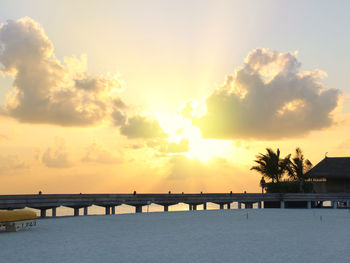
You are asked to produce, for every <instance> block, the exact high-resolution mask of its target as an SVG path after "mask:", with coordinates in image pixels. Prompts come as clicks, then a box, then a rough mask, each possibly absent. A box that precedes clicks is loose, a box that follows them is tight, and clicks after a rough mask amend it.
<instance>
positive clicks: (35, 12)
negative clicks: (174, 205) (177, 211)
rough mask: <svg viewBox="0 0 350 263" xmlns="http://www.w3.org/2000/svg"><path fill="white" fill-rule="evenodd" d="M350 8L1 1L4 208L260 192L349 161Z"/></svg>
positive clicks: (131, 0)
mask: <svg viewBox="0 0 350 263" xmlns="http://www.w3.org/2000/svg"><path fill="white" fill-rule="evenodd" d="M349 13H350V2H349V1H277V0H274V1H268V0H264V1H261V0H256V1H204V0H198V1H194V0H192V1H189V0H186V1H185V0H179V1H164V0H162V1H155V0H150V1H141V0H139V1H135V0H127V1H117V0H116V1H97V0H96V1H92V0H91V1H88V0H84V1H80V0H79V1H78V0H75V1H68V0H67V1H66V0H63V1H47V0H43V1H14V0H11V1H10V0H9V1H6V0H5V1H1V3H0V180H1V181H0V182H1V183H0V194H22V193H27V194H30V193H37V192H38V191H39V190H41V191H42V192H43V193H80V192H82V193H131V192H132V191H134V190H136V191H138V192H157V193H164V192H168V191H169V190H170V191H172V192H187V193H189V192H200V191H203V192H229V191H233V192H243V191H247V192H258V191H259V180H260V175H259V174H258V173H256V172H254V171H250V167H251V166H252V165H254V159H255V156H256V155H257V154H258V153H264V152H265V148H267V147H271V148H273V149H275V150H276V149H277V147H278V148H280V150H281V154H282V156H285V155H287V154H289V153H293V152H294V150H295V148H296V147H301V148H302V150H303V151H304V154H305V156H306V157H307V158H308V159H310V160H311V162H312V163H313V164H317V163H318V162H319V161H321V160H322V159H323V158H324V156H325V153H326V152H327V156H330V157H331V156H350V126H349V125H350V86H349V80H348V78H349V69H350V66H349V62H350V52H349V49H350V19H349Z"/></svg>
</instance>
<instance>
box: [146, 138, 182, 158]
mask: <svg viewBox="0 0 350 263" xmlns="http://www.w3.org/2000/svg"><path fill="white" fill-rule="evenodd" d="M147 146H148V147H151V148H153V149H155V150H157V151H158V152H159V154H160V156H164V154H165V156H167V154H174V153H184V152H188V151H189V143H188V140H187V139H181V140H180V141H179V142H171V141H167V140H164V139H160V140H152V141H149V142H148V143H147Z"/></svg>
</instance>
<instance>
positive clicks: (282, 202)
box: [281, 201, 284, 209]
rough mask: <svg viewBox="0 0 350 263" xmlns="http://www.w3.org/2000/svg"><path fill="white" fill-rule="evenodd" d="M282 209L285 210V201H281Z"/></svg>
mask: <svg viewBox="0 0 350 263" xmlns="http://www.w3.org/2000/svg"><path fill="white" fill-rule="evenodd" d="M281 208H282V209H283V208H284V201H281Z"/></svg>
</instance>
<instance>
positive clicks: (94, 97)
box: [0, 17, 124, 126]
mask: <svg viewBox="0 0 350 263" xmlns="http://www.w3.org/2000/svg"><path fill="white" fill-rule="evenodd" d="M0 65H2V68H1V69H0V73H1V72H2V73H3V74H5V75H6V74H8V75H11V76H12V77H13V78H14V82H13V87H12V89H11V91H10V92H9V93H8V94H7V99H6V108H5V109H2V110H1V111H2V114H6V115H9V116H11V117H13V118H15V119H17V120H19V121H21V122H29V123H50V124H57V125H62V126H87V125H94V124H97V123H99V122H100V121H101V120H102V119H105V118H110V115H111V114H112V113H114V112H118V111H121V110H122V109H123V107H124V103H123V102H122V101H121V99H120V98H118V96H117V91H118V90H120V89H121V86H122V82H121V81H120V80H119V78H118V76H113V75H107V76H104V75H100V76H91V75H89V74H88V73H87V72H86V57H85V56H81V57H80V58H76V57H72V58H65V59H64V64H62V63H61V62H60V61H59V60H58V59H57V58H56V56H55V54H54V46H53V44H52V43H51V41H50V40H49V39H48V37H47V36H46V34H45V32H44V30H43V29H42V28H41V26H40V25H39V24H38V23H37V22H36V21H34V20H33V19H31V18H29V17H24V18H21V19H19V20H16V21H13V20H9V21H7V23H6V24H2V25H0ZM119 121H122V120H121V117H120V116H119Z"/></svg>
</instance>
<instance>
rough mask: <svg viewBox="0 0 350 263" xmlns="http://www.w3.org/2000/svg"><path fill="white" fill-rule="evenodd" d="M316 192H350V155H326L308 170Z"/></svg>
mask: <svg viewBox="0 0 350 263" xmlns="http://www.w3.org/2000/svg"><path fill="white" fill-rule="evenodd" d="M308 178H309V179H310V181H311V182H312V183H313V185H314V191H315V192H316V193H339V192H345V193H349V192H350V157H325V158H324V159H323V160H322V161H321V162H319V163H318V164H317V165H316V166H314V167H313V168H312V169H311V170H310V171H309V172H308Z"/></svg>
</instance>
